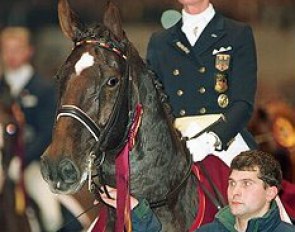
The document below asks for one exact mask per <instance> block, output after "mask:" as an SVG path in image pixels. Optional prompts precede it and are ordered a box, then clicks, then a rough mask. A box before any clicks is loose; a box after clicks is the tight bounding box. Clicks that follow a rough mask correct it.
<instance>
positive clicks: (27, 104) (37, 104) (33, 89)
mask: <svg viewBox="0 0 295 232" xmlns="http://www.w3.org/2000/svg"><path fill="white" fill-rule="evenodd" d="M1 85H4V77H2V78H1V80H0V86H1ZM16 100H17V102H18V103H19V105H20V107H21V109H22V111H23V113H24V115H25V120H26V123H25V128H24V139H25V156H24V163H25V165H28V164H29V163H31V162H32V161H34V160H39V159H40V156H41V155H42V153H43V152H44V150H45V149H46V147H47V146H48V145H49V143H50V141H51V135H52V128H53V124H54V120H55V113H56V102H57V95H56V89H55V86H54V85H53V84H52V83H50V82H49V81H47V80H46V79H44V78H42V77H40V76H38V75H37V74H34V75H33V77H32V78H31V79H30V81H29V82H28V83H27V85H26V86H25V87H24V88H23V90H22V91H21V93H20V94H19V96H18V97H17V99H16Z"/></svg>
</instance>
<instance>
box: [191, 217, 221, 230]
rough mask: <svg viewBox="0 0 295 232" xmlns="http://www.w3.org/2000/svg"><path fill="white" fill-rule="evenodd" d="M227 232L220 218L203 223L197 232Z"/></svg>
mask: <svg viewBox="0 0 295 232" xmlns="http://www.w3.org/2000/svg"><path fill="white" fill-rule="evenodd" d="M216 231H218V232H226V231H227V230H226V229H225V228H224V226H222V224H221V223H220V222H219V221H218V220H216V219H215V220H214V221H213V222H211V223H208V224H205V225H202V226H201V227H200V228H199V229H197V230H196V232H216Z"/></svg>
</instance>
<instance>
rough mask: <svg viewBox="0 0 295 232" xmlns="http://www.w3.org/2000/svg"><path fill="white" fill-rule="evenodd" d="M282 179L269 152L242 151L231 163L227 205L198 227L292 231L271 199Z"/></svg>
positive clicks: (205, 230) (207, 229)
mask: <svg viewBox="0 0 295 232" xmlns="http://www.w3.org/2000/svg"><path fill="white" fill-rule="evenodd" d="M281 182H282V172H281V167H280V165H279V163H278V162H277V161H276V160H275V159H274V158H273V156H272V155H270V154H268V153H265V152H262V151H255V150H254V151H246V152H242V153H241V154H240V155H238V156H237V157H235V158H234V159H233V161H232V163H231V174H230V176H229V182H228V183H229V185H228V202H229V205H228V206H227V207H225V208H223V209H222V210H220V211H219V212H218V214H217V215H216V216H215V220H214V221H213V222H212V223H209V224H207V225H204V226H202V227H200V228H199V229H198V230H197V231H200V232H210V231H214V232H215V231H219V232H223V231H224V232H227V231H230V232H231V231H232V232H236V231H238V232H240V231H249V232H250V231H251V232H258V231H261V232H276V231H280V232H282V231H284V232H289V231H295V226H293V225H291V224H288V223H286V222H283V221H282V220H281V218H280V211H279V209H278V207H277V203H276V201H275V200H274V199H275V197H276V196H277V195H278V192H279V190H280V188H281Z"/></svg>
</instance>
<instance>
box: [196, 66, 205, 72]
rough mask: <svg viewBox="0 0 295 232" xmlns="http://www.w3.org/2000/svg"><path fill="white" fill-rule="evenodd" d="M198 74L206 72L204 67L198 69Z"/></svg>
mask: <svg viewBox="0 0 295 232" xmlns="http://www.w3.org/2000/svg"><path fill="white" fill-rule="evenodd" d="M198 71H199V73H205V72H206V68H205V67H201V68H199V70H198Z"/></svg>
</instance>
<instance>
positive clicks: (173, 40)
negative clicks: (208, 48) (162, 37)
mask: <svg viewBox="0 0 295 232" xmlns="http://www.w3.org/2000/svg"><path fill="white" fill-rule="evenodd" d="M181 26H182V19H180V20H179V21H178V23H177V24H176V25H175V26H173V27H172V28H170V29H169V30H170V38H169V40H168V43H169V44H170V45H171V46H172V47H173V48H174V49H176V50H177V51H178V52H179V53H181V54H182V55H184V56H186V57H188V58H190V59H191V60H192V61H194V62H197V63H199V64H202V61H201V60H200V59H199V57H197V56H196V55H195V53H194V52H193V48H192V47H191V45H190V43H189V42H188V40H187V38H186V36H185V34H184V33H183V32H182V31H181Z"/></svg>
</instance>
